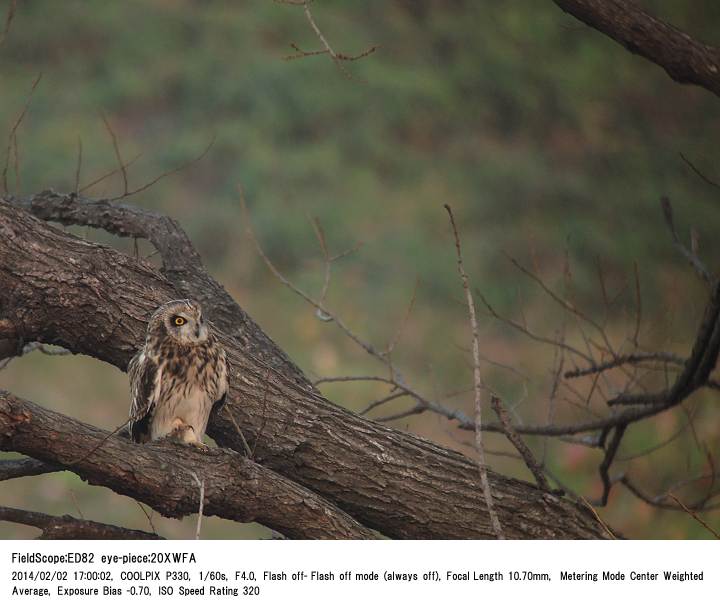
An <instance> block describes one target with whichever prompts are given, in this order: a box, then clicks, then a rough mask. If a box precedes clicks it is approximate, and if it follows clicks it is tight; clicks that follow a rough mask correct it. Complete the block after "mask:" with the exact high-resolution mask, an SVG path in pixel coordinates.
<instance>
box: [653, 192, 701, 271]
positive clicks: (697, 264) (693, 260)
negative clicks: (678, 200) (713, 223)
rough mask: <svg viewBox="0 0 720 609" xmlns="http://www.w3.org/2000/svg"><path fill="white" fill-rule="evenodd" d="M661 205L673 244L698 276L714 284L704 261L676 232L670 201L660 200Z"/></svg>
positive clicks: (664, 198)
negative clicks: (686, 245)
mask: <svg viewBox="0 0 720 609" xmlns="http://www.w3.org/2000/svg"><path fill="white" fill-rule="evenodd" d="M660 203H661V206H662V210H663V216H664V217H665V223H666V224H667V225H668V228H669V229H670V234H671V235H672V238H673V243H674V244H675V247H676V248H677V250H678V251H679V252H680V253H681V254H682V255H683V256H685V258H686V259H687V261H688V262H689V263H690V265H691V266H692V267H693V268H694V269H695V271H696V272H697V274H698V275H700V277H702V278H703V279H704V280H705V281H706V282H707V283H712V282H713V276H712V274H711V273H710V272H709V271H708V270H707V268H706V267H705V265H704V264H703V262H702V260H700V258H698V257H697V255H696V254H695V253H694V252H693V251H692V250H689V249H688V248H687V247H685V245H684V244H683V242H682V241H680V237H678V234H677V230H675V222H674V221H673V210H672V205H671V204H670V199H669V198H668V197H662V198H661V199H660Z"/></svg>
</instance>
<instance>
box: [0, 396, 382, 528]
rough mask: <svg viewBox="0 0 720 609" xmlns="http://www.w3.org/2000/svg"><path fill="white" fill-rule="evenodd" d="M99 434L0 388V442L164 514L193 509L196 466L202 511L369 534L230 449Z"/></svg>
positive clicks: (285, 525) (270, 524)
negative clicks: (134, 441) (202, 497)
mask: <svg viewBox="0 0 720 609" xmlns="http://www.w3.org/2000/svg"><path fill="white" fill-rule="evenodd" d="M106 436H107V433H106V432H104V431H103V430H100V429H97V428H96V427H92V426H91V425H87V424H85V423H81V422H80V421H76V420H75V419H72V418H70V417H66V416H64V415H61V414H59V413H55V412H52V411H50V410H46V409H44V408H41V407H40V406H37V405H35V404H33V403H32V402H29V401H27V400H23V399H21V398H18V397H16V396H14V395H12V394H10V393H8V392H6V391H0V449H2V450H6V451H9V450H12V451H17V452H22V453H24V454H26V455H29V456H31V457H35V458H36V459H42V460H44V461H47V462H49V463H53V464H56V465H59V466H62V467H63V468H66V469H68V470H70V471H72V472H74V473H76V474H77V475H78V476H80V477H81V478H83V479H84V480H86V481H87V482H89V483H90V484H94V485H99V486H105V487H108V488H110V489H112V490H114V491H115V492H117V493H120V494H122V495H127V496H129V497H133V498H134V499H137V500H138V501H142V502H143V503H145V504H147V505H149V506H150V507H152V508H153V509H154V510H155V511H157V512H159V513H160V514H163V515H164V516H169V517H172V518H179V517H182V516H187V515H189V514H195V513H196V512H197V511H198V488H197V484H196V482H195V477H196V476H198V474H201V477H202V479H203V480H204V481H205V509H204V513H205V514H206V515H209V516H220V517H222V518H228V519H231V520H236V521H238V522H252V521H256V522H259V523H260V524H264V525H265V526H267V527H269V528H271V529H273V530H276V531H280V532H281V533H283V534H284V535H286V536H287V537H292V538H311V539H312V538H317V539H322V538H331V539H358V538H360V539H369V538H372V537H373V536H374V535H373V533H372V532H371V531H369V530H368V529H366V528H365V527H363V526H361V525H360V524H358V523H357V522H356V521H355V520H353V519H352V518H350V517H349V516H348V515H347V514H344V513H343V512H341V511H340V510H338V509H337V508H336V507H334V506H333V505H331V504H330V503H328V502H327V501H325V500H324V499H321V498H320V497H317V496H316V495H314V494H313V493H311V492H310V491H308V490H307V489H305V488H303V487H301V486H299V485H297V484H295V483H293V482H290V481H289V480H287V479H285V478H283V477H282V476H279V475H278V474H276V473H274V472H272V471H270V470H268V469H267V468H264V467H262V466H260V465H258V464H256V463H254V462H252V461H250V460H249V459H246V458H244V457H241V456H240V455H238V454H237V453H235V452H233V451H229V450H223V449H210V450H209V452H208V453H204V452H202V451H198V450H197V449H195V448H193V447H189V446H180V445H177V444H174V443H172V442H169V441H167V442H154V443H150V444H142V445H140V444H132V443H130V442H128V441H127V440H124V439H121V438H118V437H116V436H112V437H107V438H106ZM102 440H104V443H102V444H101V445H100V446H99V447H98V448H97V449H96V450H94V451H92V449H93V448H95V447H96V446H98V444H99V443H100V441H102ZM83 457H85V458H83Z"/></svg>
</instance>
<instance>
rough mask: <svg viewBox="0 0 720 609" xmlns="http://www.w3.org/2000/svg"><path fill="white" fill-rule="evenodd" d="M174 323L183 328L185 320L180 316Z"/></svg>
mask: <svg viewBox="0 0 720 609" xmlns="http://www.w3.org/2000/svg"><path fill="white" fill-rule="evenodd" d="M173 321H174V322H175V325H176V326H182V325H183V324H184V323H185V318H184V317H180V316H179V315H178V316H177V317H176V318H175V319H174V320H173Z"/></svg>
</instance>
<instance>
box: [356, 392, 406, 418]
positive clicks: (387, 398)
mask: <svg viewBox="0 0 720 609" xmlns="http://www.w3.org/2000/svg"><path fill="white" fill-rule="evenodd" d="M407 395H408V393H407V391H397V390H393V392H392V393H391V394H390V395H386V396H385V397H384V398H380V399H377V400H374V401H372V402H370V403H369V404H368V405H367V406H365V408H363V409H362V410H361V411H360V412H358V416H361V417H364V416H365V415H366V414H368V413H369V412H370V411H371V410H374V409H375V408H377V407H378V406H382V405H383V404H387V403H388V402H392V401H393V400H397V399H398V398H402V397H405V396H407Z"/></svg>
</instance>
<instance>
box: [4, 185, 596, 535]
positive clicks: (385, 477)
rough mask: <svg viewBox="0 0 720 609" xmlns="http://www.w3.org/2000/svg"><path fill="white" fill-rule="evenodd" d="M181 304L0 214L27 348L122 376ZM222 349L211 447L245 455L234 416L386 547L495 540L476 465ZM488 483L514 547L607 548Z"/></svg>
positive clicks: (503, 484) (557, 515)
mask: <svg viewBox="0 0 720 609" xmlns="http://www.w3.org/2000/svg"><path fill="white" fill-rule="evenodd" d="M67 199H68V198H67V197H66V198H65V200H67ZM12 203H13V204H14V205H16V206H23V207H25V208H28V207H29V206H28V205H27V202H20V201H18V200H13V201H12ZM44 211H45V214H46V215H45V217H48V219H51V217H52V213H51V212H48V211H47V209H46V210H44ZM106 212H107V213H108V214H110V215H112V209H108V210H106ZM52 219H55V218H52ZM103 228H107V221H106V222H105V223H104V225H103ZM117 230H118V229H116V231H115V232H117ZM11 244H12V245H11ZM179 295H185V294H184V293H183V291H182V290H181V289H178V287H177V286H175V285H173V284H172V283H171V282H170V281H169V280H168V279H167V277H164V276H162V275H160V274H159V273H157V272H156V271H155V270H154V269H152V268H151V267H150V266H148V265H147V264H144V263H143V262H141V261H137V260H134V259H132V258H129V257H126V256H123V255H121V254H119V253H118V252H117V251H115V250H113V249H111V248H108V247H104V246H100V245H97V244H91V243H88V242H85V241H83V240H81V239H77V238H75V237H73V236H71V235H68V234H66V233H62V232H60V231H58V230H56V229H54V228H52V227H50V226H49V225H47V224H46V223H44V222H41V221H39V220H38V219H36V218H33V217H31V216H29V215H28V214H27V213H24V212H22V211H20V210H18V209H16V208H13V207H11V206H9V205H2V204H0V311H1V312H2V313H1V314H0V318H3V319H7V320H9V321H10V322H11V323H12V325H13V327H14V328H15V332H16V333H17V335H18V336H20V337H21V338H22V340H25V341H30V340H39V341H42V342H48V343H53V344H59V345H62V346H64V347H67V348H68V349H70V350H73V351H78V352H82V353H86V354H89V355H92V356H94V357H98V358H100V359H102V360H105V361H108V362H110V363H113V364H114V365H116V366H119V367H120V368H122V369H125V366H126V364H127V362H128V360H129V359H130V357H131V355H132V354H133V353H134V351H135V350H136V349H137V348H138V346H139V345H140V344H141V342H142V340H143V338H144V331H145V324H146V322H147V318H148V316H149V315H150V313H151V312H152V311H153V310H154V309H155V308H156V307H157V306H158V305H159V304H161V303H163V302H165V301H167V300H169V299H171V298H175V297H178V296H179ZM192 295H193V296H196V297H197V296H198V295H195V294H192ZM206 300H207V297H206ZM235 306H237V305H235ZM238 308H239V307H238ZM226 321H228V322H232V318H231V319H229V320H226ZM240 325H241V324H239V323H238V324H237V326H240ZM223 326H224V327H225V328H227V327H228V326H227V325H226V324H225V323H224V324H223ZM253 326H254V324H253ZM245 327H248V326H247V325H246V326H245ZM255 328H256V326H255ZM257 331H258V332H261V331H260V330H259V329H258V330H257ZM262 336H263V337H264V335H262ZM254 338H255V336H254V334H253V332H252V331H251V332H249V333H248V340H250V341H252V340H254ZM222 340H223V344H224V347H225V349H226V351H227V353H228V357H229V362H230V366H231V371H232V372H231V378H230V385H231V388H230V393H229V398H228V407H227V409H226V410H225V411H224V412H223V413H222V414H221V416H219V417H217V418H214V419H212V420H211V422H210V426H209V430H208V433H209V435H210V436H211V437H213V438H214V439H215V440H216V441H217V442H218V444H220V445H221V446H230V447H233V448H235V449H236V450H238V451H241V450H242V444H241V442H240V439H239V436H238V434H237V432H236V431H235V428H234V426H233V425H232V424H231V422H230V420H229V417H228V411H229V412H230V413H232V415H233V416H234V418H235V420H236V421H237V422H238V423H239V424H240V427H241V428H242V429H243V431H244V433H245V436H246V437H247V439H248V441H249V443H250V445H251V446H254V447H255V455H256V459H257V460H258V461H259V462H261V463H262V464H263V465H265V466H267V467H269V468H271V469H273V470H275V471H276V472H278V473H280V474H282V475H283V476H286V477H287V478H290V479H291V480H294V481H296V482H298V483H299V484H302V485H303V486H306V487H307V488H309V489H312V490H313V491H315V492H317V493H319V494H321V495H322V496H324V497H325V498H327V499H328V500H330V501H331V502H333V503H334V504H336V505H337V506H339V507H340V508H341V509H343V510H344V511H346V512H347V513H349V514H351V515H352V516H354V517H355V518H357V519H358V520H359V521H360V522H362V523H364V524H366V525H367V526H369V527H371V528H373V529H376V530H378V531H380V532H382V533H383V534H385V535H387V536H389V537H397V538H427V537H444V538H476V537H487V538H492V537H493V531H492V528H491V526H490V524H489V519H488V514H487V510H486V508H485V505H484V500H483V498H482V490H481V488H480V485H479V482H478V480H477V468H476V466H475V464H474V463H473V462H472V461H470V460H469V459H467V458H466V457H464V456H462V455H460V454H458V453H456V452H454V451H451V450H447V449H444V448H441V447H439V446H437V445H435V444H433V443H431V442H428V441H426V440H423V439H420V438H417V437H415V436H413V435H411V434H408V433H404V432H401V431H398V430H394V429H391V428H387V427H385V426H383V425H381V424H378V423H376V422H373V421H368V420H366V419H363V418H360V417H358V416H355V415H354V414H352V413H350V412H348V411H346V410H344V409H342V408H340V407H339V406H337V405H335V404H332V403H330V402H329V401H327V400H326V399H324V398H323V397H322V396H321V395H319V394H318V393H317V392H316V391H315V390H314V389H312V387H311V386H309V382H308V381H307V380H306V379H305V378H304V377H303V376H302V375H301V373H300V375H301V376H300V377H298V373H297V372H296V370H297V369H296V368H294V367H293V368H287V367H285V366H283V367H275V365H274V363H275V362H276V361H280V360H282V356H283V354H282V352H280V351H279V350H277V352H273V353H272V357H269V358H268V359H265V358H264V356H263V351H267V350H269V351H272V350H273V348H274V346H273V345H272V341H269V339H267V338H266V337H265V338H264V339H262V341H263V345H264V347H263V351H256V350H254V349H252V348H248V347H247V345H246V344H244V343H243V342H242V341H239V340H237V339H236V338H235V336H234V335H223V336H222ZM264 341H268V342H264ZM278 354H279V355H278ZM288 371H289V372H288ZM113 423H114V422H113ZM490 482H491V486H492V488H493V497H494V500H495V502H496V505H497V506H498V516H499V518H500V521H501V523H502V526H503V529H504V531H505V533H506V535H507V536H508V537H510V538H513V537H514V538H601V537H606V533H605V531H604V529H603V527H602V526H601V525H600V524H599V523H598V522H597V521H596V519H595V518H594V516H593V515H592V514H591V513H590V512H589V511H588V510H587V509H586V508H584V507H583V506H581V505H579V504H576V503H574V502H572V501H569V500H567V499H561V498H558V497H556V496H554V495H552V494H549V493H545V492H543V491H541V490H539V489H538V488H537V487H535V486H533V485H531V484H527V483H525V482H522V481H519V480H514V479H509V478H506V477H504V476H500V475H498V474H495V473H492V472H491V473H490Z"/></svg>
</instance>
